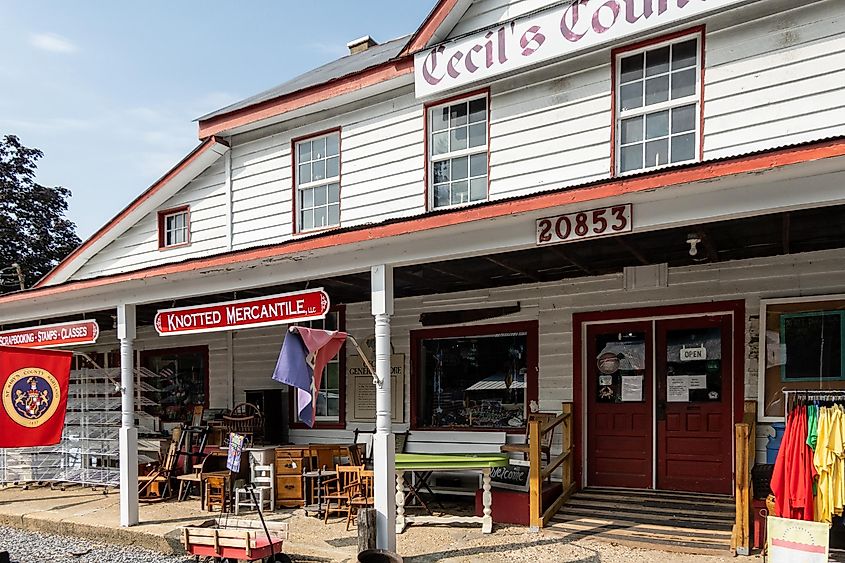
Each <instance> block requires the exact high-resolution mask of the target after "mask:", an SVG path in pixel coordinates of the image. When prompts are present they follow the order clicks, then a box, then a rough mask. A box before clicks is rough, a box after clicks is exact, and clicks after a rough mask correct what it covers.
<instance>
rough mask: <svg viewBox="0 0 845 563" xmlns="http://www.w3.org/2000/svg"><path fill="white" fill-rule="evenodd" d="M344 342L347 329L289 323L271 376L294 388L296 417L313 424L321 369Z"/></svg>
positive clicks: (309, 425)
mask: <svg viewBox="0 0 845 563" xmlns="http://www.w3.org/2000/svg"><path fill="white" fill-rule="evenodd" d="M344 342H346V333H345V332H340V331H330V330H317V329H313V328H305V327H301V326H292V327H290V329H289V330H288V333H287V335H285V340H284V342H283V343H282V351H281V353H280V354H279V360H278V361H277V362H276V369H275V370H273V379H274V380H276V381H278V382H280V383H285V384H287V385H290V386H291V387H295V388H296V410H297V412H298V413H299V420H301V421H302V422H303V423H305V424H306V425H308V427H309V428H313V426H314V418H315V416H316V412H317V409H316V407H317V395H318V394H319V392H320V380H321V379H322V377H323V370H324V369H325V367H326V364H328V363H329V362H330V361H331V360H332V358H334V357H335V356H336V355H337V353H338V352H339V351H340V349H341V347H342V346H343V343H344Z"/></svg>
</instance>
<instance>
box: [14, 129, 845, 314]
mask: <svg viewBox="0 0 845 563" xmlns="http://www.w3.org/2000/svg"><path fill="white" fill-rule="evenodd" d="M842 156H845V138H837V139H833V140H826V141H819V142H815V143H809V144H806V145H801V146H798V147H786V148H781V149H776V150H772V151H768V152H764V153H756V154H752V155H745V156H739V157H735V158H731V159H726V160H722V161H718V162H700V163H694V164H689V165H685V166H683V167H679V168H674V169H673V168H670V169H661V170H659V171H656V172H653V173H648V174H643V175H639V176H628V177H623V178H609V179H607V180H604V181H600V182H597V183H594V184H591V185H587V186H584V187H581V188H570V189H561V190H558V191H554V192H547V193H540V194H533V195H530V196H525V197H522V198H519V199H512V200H505V201H499V202H489V203H485V204H482V205H477V206H473V207H466V208H458V209H455V210H451V211H445V212H443V213H437V214H429V215H423V216H420V217H412V218H408V219H406V220H401V221H396V222H389V223H382V224H376V225H362V226H361V227H360V228H358V229H355V230H349V231H342V232H331V231H330V232H327V233H326V234H324V235H321V236H314V237H309V238H300V239H293V240H290V241H286V242H283V243H279V244H276V245H272V246H264V247H257V248H252V249H246V250H238V251H235V252H227V253H224V254H218V255H215V256H211V257H208V258H196V259H191V260H186V261H184V262H178V263H175V264H165V265H161V266H153V267H150V268H145V269H142V270H135V271H133V272H126V273H123V274H114V275H111V276H104V277H100V278H93V279H88V280H79V281H72V282H66V283H64V284H60V285H55V286H48V287H38V288H34V289H31V290H28V291H21V292H16V293H9V294H7V295H3V296H0V305H2V304H4V303H14V302H17V301H22V300H26V299H31V298H33V297H44V296H50V295H56V294H59V293H64V292H67V291H74V290H77V289H80V290H81V289H87V288H91V287H103V286H107V285H112V284H116V283H121V282H126V281H133V280H143V279H149V278H154V277H157V276H164V275H172V274H178V273H185V272H193V271H196V270H200V269H202V268H214V267H223V266H232V265H233V264H235V263H238V262H250V261H255V260H262V259H266V258H271V257H275V256H281V255H285V254H292V253H295V252H306V251H314V250H319V249H325V248H330V247H333V246H340V245H345V244H355V243H359V242H364V241H371V240H377V239H381V238H388V237H394V236H400V235H405V234H409V233H413V232H421V231H427V230H432V229H438V228H442V227H449V226H454V225H459V224H462V223H468V222H471V221H481V220H487V219H493V218H497V217H505V216H508V215H513V214H518V213H528V212H532V211H538V210H542V209H546V208H549V207H558V206H563V205H572V204H576V203H583V202H587V201H593V200H598V199H604V198H610V197H615V196H621V195H627V194H633V193H639V192H645V191H650V190H655V189H660V188H665V187H669V186H676V185H681V184H687V183H692V182H701V181H708V180H715V179H718V178H720V177H723V176H732V175H735V174H747V173H754V172H762V171H765V170H769V169H771V168H777V167H782V166H788V165H791V164H800V163H803V162H811V161H815V160H822V159H825V158H834V157H842Z"/></svg>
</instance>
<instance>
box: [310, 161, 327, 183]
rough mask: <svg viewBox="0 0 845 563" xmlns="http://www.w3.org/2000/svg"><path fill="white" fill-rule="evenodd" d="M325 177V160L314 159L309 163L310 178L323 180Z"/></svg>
mask: <svg viewBox="0 0 845 563" xmlns="http://www.w3.org/2000/svg"><path fill="white" fill-rule="evenodd" d="M325 178H326V161H325V160H315V161H314V162H312V163H311V179H312V180H314V181H315V182H316V181H317V180H324V179H325Z"/></svg>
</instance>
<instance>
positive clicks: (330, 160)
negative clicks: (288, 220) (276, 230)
mask: <svg viewBox="0 0 845 563" xmlns="http://www.w3.org/2000/svg"><path fill="white" fill-rule="evenodd" d="M295 150H296V208H297V216H296V221H297V223H296V225H297V230H298V231H299V232H303V231H311V230H314V229H325V228H327V227H336V226H338V225H340V133H339V132H337V131H335V132H333V133H329V134H327V135H321V136H319V137H314V138H311V139H305V140H302V141H297V142H296V148H295Z"/></svg>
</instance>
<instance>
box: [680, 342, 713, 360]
mask: <svg viewBox="0 0 845 563" xmlns="http://www.w3.org/2000/svg"><path fill="white" fill-rule="evenodd" d="M680 356H681V361H682V362H695V361H697V360H706V359H707V348H705V347H704V344H702V345H701V346H697V347H695V348H687V347H686V346H684V347H682V348H681V352H680Z"/></svg>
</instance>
